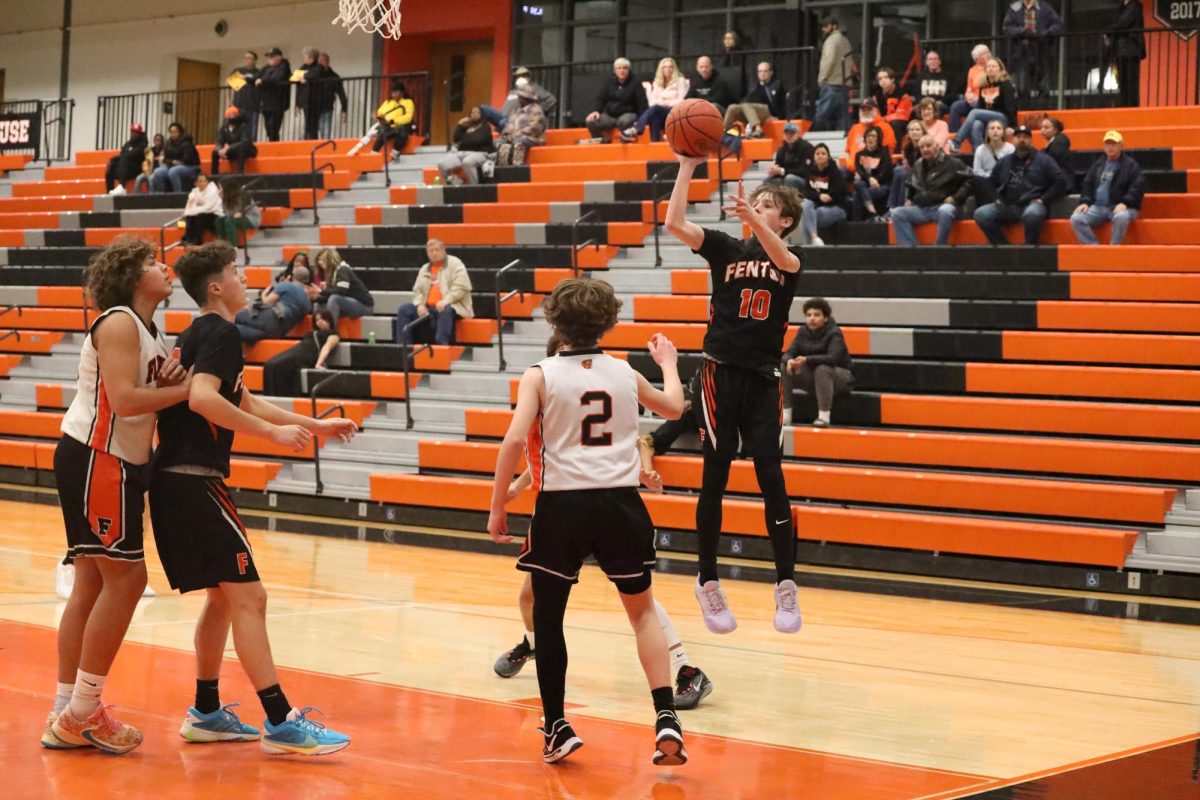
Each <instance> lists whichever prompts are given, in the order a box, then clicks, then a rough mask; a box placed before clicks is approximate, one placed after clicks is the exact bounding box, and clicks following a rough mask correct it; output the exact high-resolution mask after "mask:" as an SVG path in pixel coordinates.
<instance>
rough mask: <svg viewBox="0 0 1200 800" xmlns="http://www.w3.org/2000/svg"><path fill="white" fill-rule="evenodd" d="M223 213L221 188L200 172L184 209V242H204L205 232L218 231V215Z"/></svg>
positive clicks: (186, 243)
mask: <svg viewBox="0 0 1200 800" xmlns="http://www.w3.org/2000/svg"><path fill="white" fill-rule="evenodd" d="M222 213H224V209H223V208H222V206H221V192H220V190H219V189H218V188H217V185H216V184H215V183H213V182H212V181H210V180H209V179H208V176H207V175H205V174H204V173H200V174H199V175H197V176H196V185H195V186H193V187H192V191H190V192H188V199H187V205H186V206H184V209H183V221H184V232H183V243H184V244H185V245H188V244H203V243H204V232H205V231H212V232H214V233H215V232H216V229H217V228H216V224H217V216H218V215H220V214H222Z"/></svg>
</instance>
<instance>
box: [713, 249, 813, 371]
mask: <svg viewBox="0 0 1200 800" xmlns="http://www.w3.org/2000/svg"><path fill="white" fill-rule="evenodd" d="M788 250H789V251H791V252H792V253H794V254H795V255H796V257H797V258H799V259H800V263H801V266H803V264H804V256H803V254H802V253H801V251H800V248H799V247H789V248H788ZM696 253H697V254H698V255H699V256H700V257H701V258H703V259H704V260H705V261H707V262H708V268H709V271H710V272H711V274H712V299H711V300H710V301H709V304H708V332H707V333H706V334H705V335H704V352H705V353H706V354H707V355H708V356H709V357H711V358H712V359H713V360H715V361H718V362H720V363H722V364H729V365H730V366H734V367H741V368H743V369H749V370H753V371H755V372H759V373H762V374H764V375H769V376H771V377H775V378H778V377H779V365H780V362H781V361H782V359H783V339H784V336H785V334H786V333H787V327H788V316H789V315H790V314H791V310H792V298H793V297H795V295H796V284H797V283H798V282H799V277H800V273H798V272H784V271H783V270H781V269H779V267H777V266H775V264H774V263H772V261H771V259H770V257H769V256H768V255H767V253H766V251H765V250H764V249H763V246H762V245H761V244H759V241H758V239H756V238H753V237H751V238H749V239H745V240H740V239H734V238H733V237H732V236H730V235H728V234H726V233H722V232H720V231H714V230H709V229H708V228H705V229H704V243H703V244H702V245H700V249H699V250H697V251H696Z"/></svg>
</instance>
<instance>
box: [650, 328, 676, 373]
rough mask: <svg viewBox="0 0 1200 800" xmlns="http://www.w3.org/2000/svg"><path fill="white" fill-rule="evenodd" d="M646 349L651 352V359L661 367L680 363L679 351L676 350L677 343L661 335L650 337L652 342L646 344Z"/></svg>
mask: <svg viewBox="0 0 1200 800" xmlns="http://www.w3.org/2000/svg"><path fill="white" fill-rule="evenodd" d="M646 349H647V350H649V351H650V357H651V358H653V359H654V363H655V364H658V365H659V366H660V367H661V366H662V365H664V364H675V363H677V362H678V361H679V351H678V350H676V349H675V343H674V342H672V341H671V340H670V339H668V338H667V337H666V336H664V335H663V334H661V333H656V334H654V335H653V336H651V337H650V341H648V342H646Z"/></svg>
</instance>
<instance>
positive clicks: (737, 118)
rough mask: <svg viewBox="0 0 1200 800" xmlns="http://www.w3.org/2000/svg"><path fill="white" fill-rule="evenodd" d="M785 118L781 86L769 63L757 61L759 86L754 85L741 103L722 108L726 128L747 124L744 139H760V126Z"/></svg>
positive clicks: (785, 111)
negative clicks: (723, 109) (740, 123)
mask: <svg viewBox="0 0 1200 800" xmlns="http://www.w3.org/2000/svg"><path fill="white" fill-rule="evenodd" d="M786 118H787V93H786V92H784V91H783V84H781V83H780V82H779V78H776V77H775V70H774V69H772V68H771V62H769V61H760V62H759V64H758V83H756V84H755V85H754V88H753V89H751V90H750V91H749V92H748V93H747V94H746V96H745V97H744V98H743V99H742V102H740V103H734V104H733V105H731V106H730V107H729V108H727V109H725V129H726V130H728V129H729V128H730V127H732V126H733V125H734V124H735V123H738V122H745V123H746V137H747V138H749V139H761V138H763V136H764V135H765V134H764V133H763V129H762V126H763V123H764V122H768V121H769V120H772V119H786Z"/></svg>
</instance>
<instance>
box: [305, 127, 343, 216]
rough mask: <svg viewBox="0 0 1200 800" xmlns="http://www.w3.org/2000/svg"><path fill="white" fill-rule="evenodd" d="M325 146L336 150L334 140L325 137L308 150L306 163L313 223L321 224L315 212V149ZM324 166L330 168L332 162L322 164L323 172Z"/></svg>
mask: <svg viewBox="0 0 1200 800" xmlns="http://www.w3.org/2000/svg"><path fill="white" fill-rule="evenodd" d="M326 146H329V147H332V148H333V149H334V150H337V142H335V141H334V140H333V139H326V140H325V141H323V142H321V143H319V144H317V145H315V146H314V147H313V149H312V150H310V151H309V152H308V163H309V168H310V169H311V177H312V201H313V225H320V224H321V217H320V215H319V214H318V213H317V151H318V150H320V149H321V148H323V147H326ZM326 166H328V167H330V168H331V169H332V167H333V165H332V164H322V165H321V171H322V172H324V170H325V167H326Z"/></svg>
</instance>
